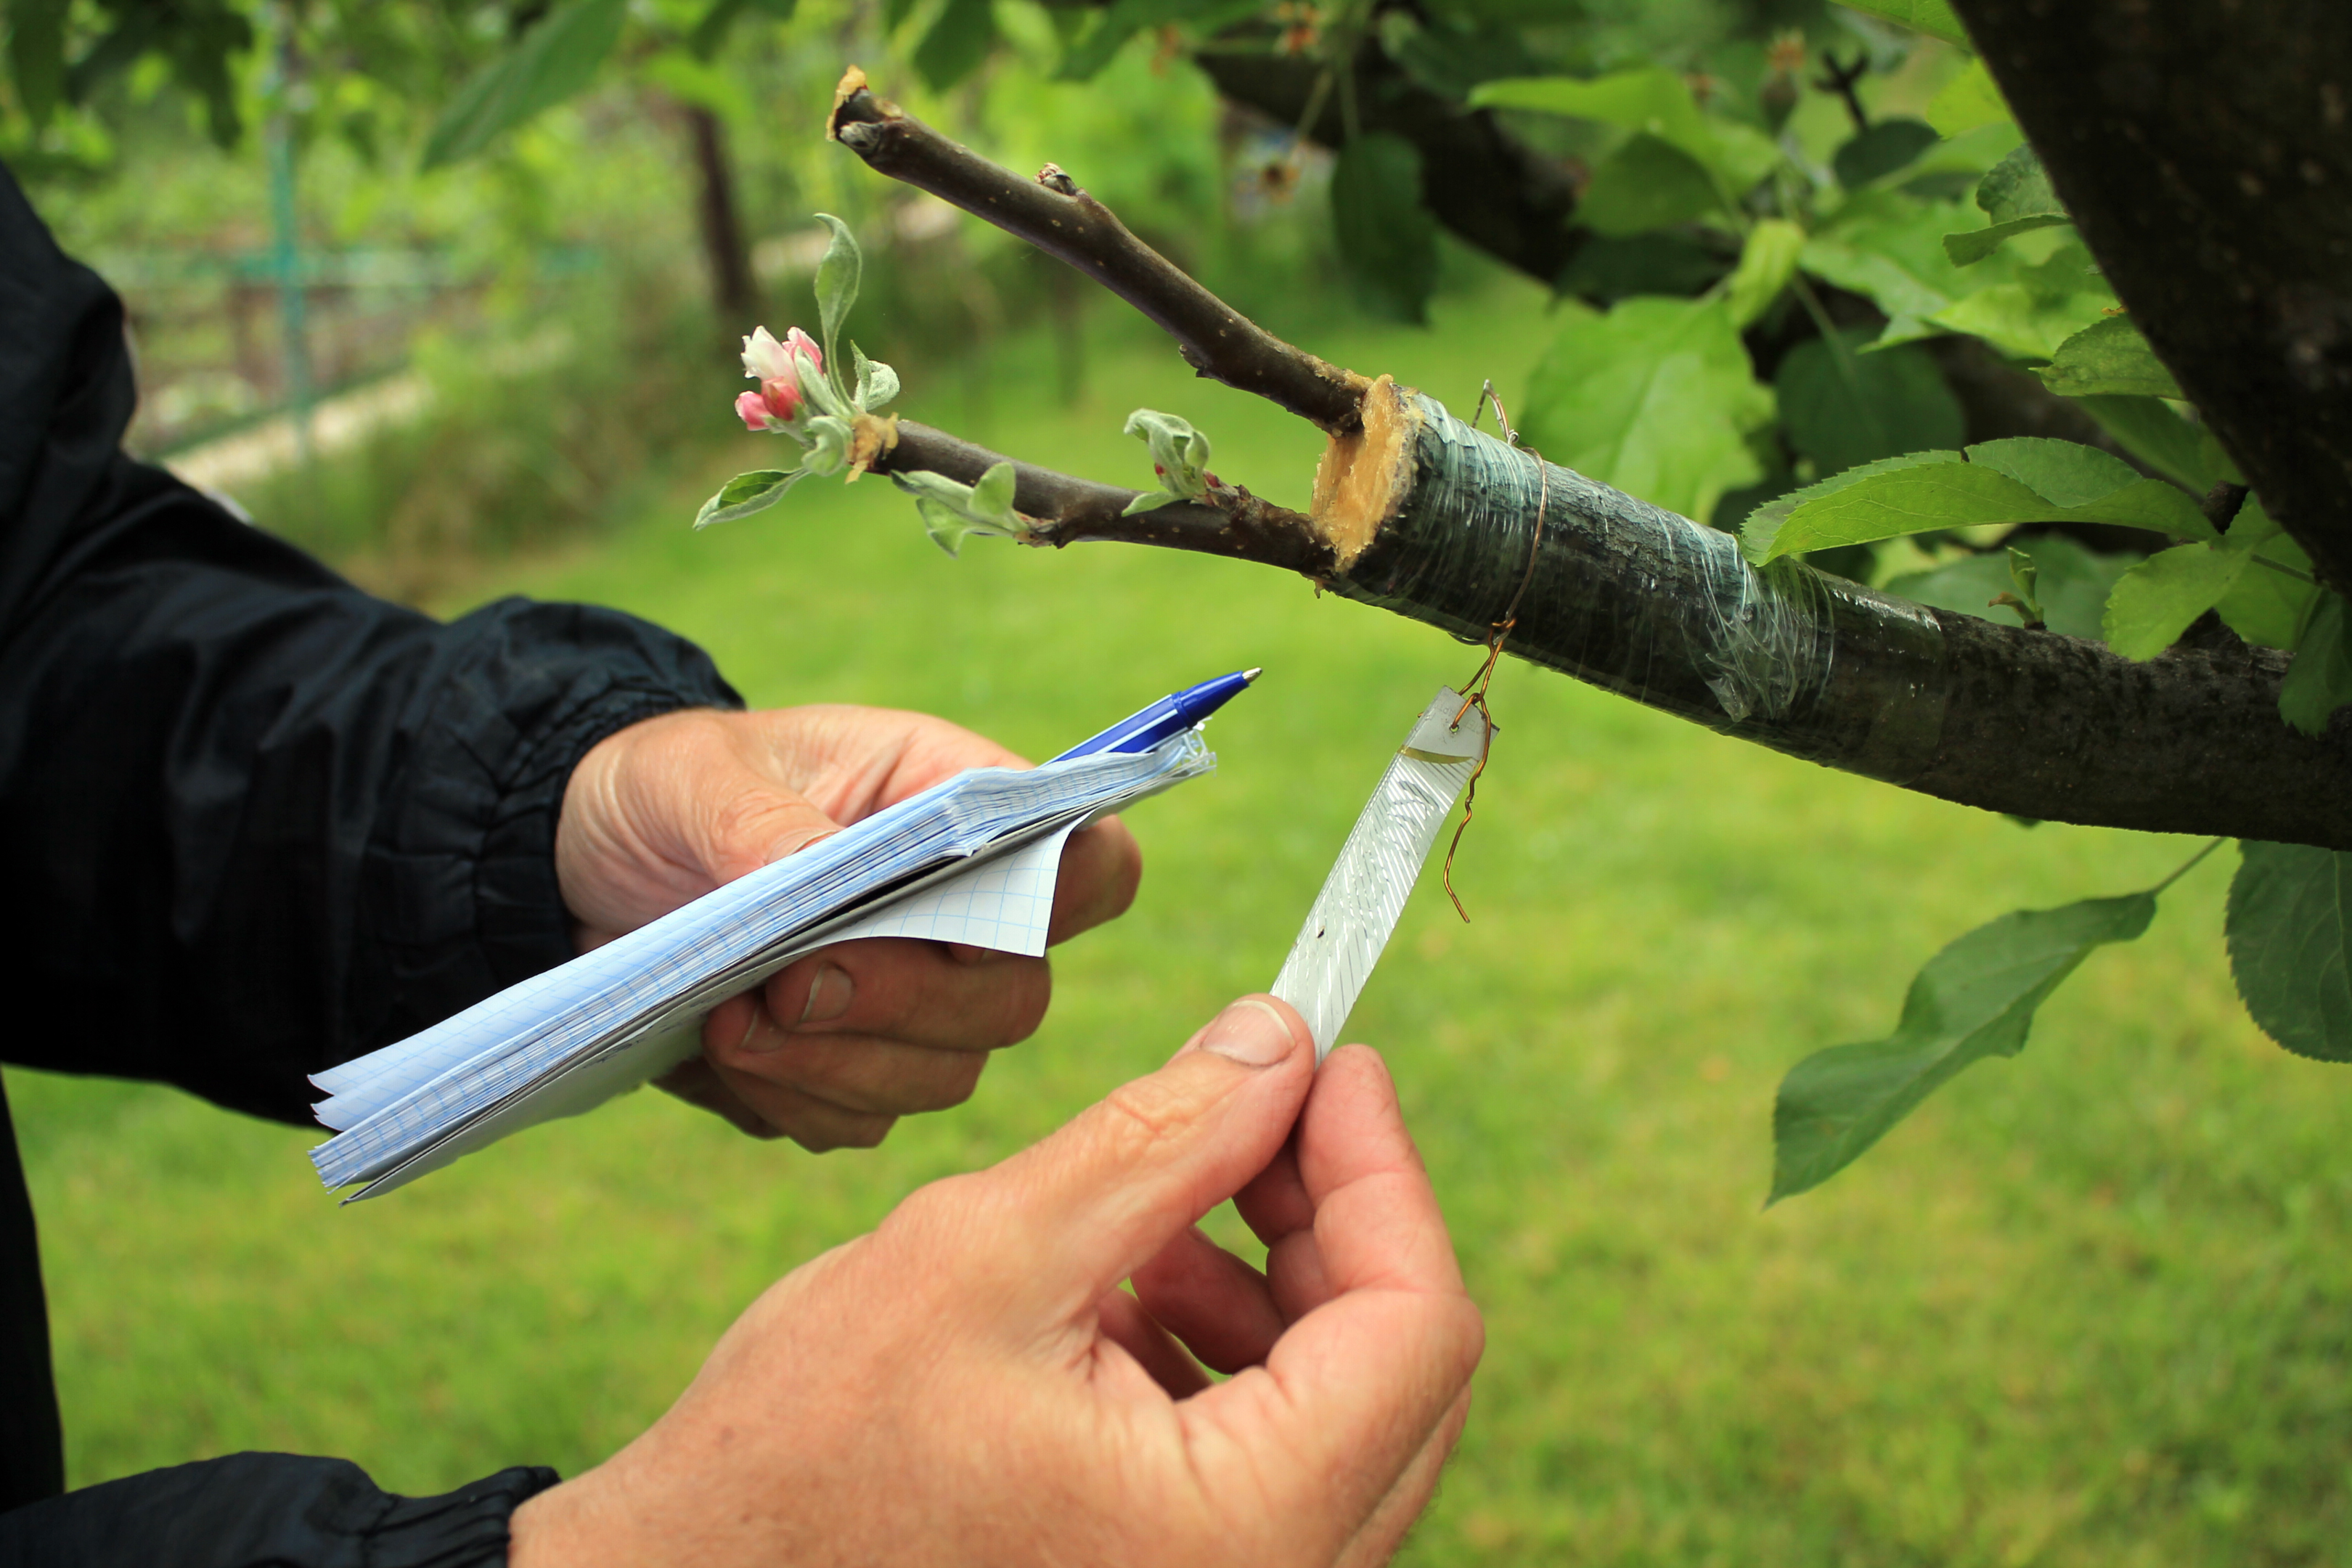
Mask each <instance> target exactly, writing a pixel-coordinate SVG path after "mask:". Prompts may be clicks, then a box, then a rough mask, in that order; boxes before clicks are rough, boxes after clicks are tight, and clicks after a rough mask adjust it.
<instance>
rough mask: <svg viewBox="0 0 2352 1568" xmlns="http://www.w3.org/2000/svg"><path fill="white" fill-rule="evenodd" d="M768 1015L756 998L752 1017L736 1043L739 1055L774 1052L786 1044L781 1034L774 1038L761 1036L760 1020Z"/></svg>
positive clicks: (752, 1007)
mask: <svg viewBox="0 0 2352 1568" xmlns="http://www.w3.org/2000/svg"><path fill="white" fill-rule="evenodd" d="M766 1013H767V1009H766V1008H765V1007H763V1006H761V1005H760V1004H759V1002H758V1000H757V999H756V998H754V999H753V1002H752V1005H751V1017H750V1018H749V1019H747V1020H746V1021H745V1022H744V1025H743V1037H742V1038H741V1039H740V1040H738V1041H736V1042H735V1050H736V1053H737V1054H738V1055H746V1054H757V1053H758V1052H761V1051H772V1050H774V1049H775V1048H776V1047H778V1046H781V1045H782V1044H783V1043H784V1037H783V1036H782V1034H781V1033H780V1034H777V1035H776V1036H774V1037H772V1038H771V1037H762V1036H761V1033H760V1019H761V1017H762V1016H764V1015H765V1014H766Z"/></svg>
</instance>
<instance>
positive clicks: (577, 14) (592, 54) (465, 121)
mask: <svg viewBox="0 0 2352 1568" xmlns="http://www.w3.org/2000/svg"><path fill="white" fill-rule="evenodd" d="M627 15H628V5H627V0H572V4H571V5H565V6H562V7H561V8H559V9H557V10H555V11H553V12H551V13H550V14H549V15H548V16H544V17H542V18H541V20H540V21H538V22H536V23H534V24H533V25H532V26H531V28H530V31H528V32H526V33H525V34H523V36H522V42H521V43H520V44H517V45H516V46H515V47H513V48H511V49H509V50H508V51H507V52H506V53H505V54H502V55H500V56H499V58H497V59H495V60H492V61H491V62H490V63H489V64H488V65H487V66H485V67H484V68H482V69H481V71H480V72H479V73H478V74H477V75H476V76H475V77H474V79H472V80H470V81H468V82H467V84H466V85H465V87H464V88H463V89H460V90H459V92H458V94H457V98H456V99H454V100H451V102H450V104H449V106H448V107H447V108H446V109H445V110H442V111H441V115H440V118H439V119H438V120H436V121H435V122H434V126H433V134H432V135H431V136H430V137H428V138H427V139H426V140H425V167H426V168H428V169H433V168H438V167H439V166H440V165H442V164H444V163H456V162H457V160H459V159H461V158H468V157H471V156H472V155H473V154H475V153H478V152H480V151H481V150H482V149H483V148H484V147H485V146H488V144H489V142H490V141H491V140H492V139H493V138H494V137H496V136H497V135H498V134H499V132H503V131H508V130H511V129H512V128H513V127H515V126H517V125H520V124H521V123H522V122H523V121H526V120H529V119H530V117H531V116H533V115H535V114H537V113H539V112H540V111H541V110H545V109H551V108H552V107H554V106H555V105H556V104H558V103H561V102H562V101H563V100H565V99H567V98H570V97H571V96H572V94H573V93H575V92H578V91H579V90H580V89H582V88H583V87H586V86H587V85H588V83H589V81H590V79H592V78H593V77H594V76H595V74H596V68H597V67H599V66H601V65H603V64H604V57H605V56H607V55H609V54H611V53H612V52H613V46H614V44H615V43H617V42H619V41H620V37H621V23H622V21H623V19H624V18H625V17H626V16H627Z"/></svg>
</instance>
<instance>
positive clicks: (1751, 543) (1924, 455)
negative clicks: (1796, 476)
mask: <svg viewBox="0 0 2352 1568" xmlns="http://www.w3.org/2000/svg"><path fill="white" fill-rule="evenodd" d="M1961 460H1962V458H1961V457H1960V455H1959V454H1958V452H1906V453H1904V454H1902V455H1901V456H1900V457H1894V458H1879V459H1878V460H1877V461H1876V462H1874V463H1864V464H1863V465H1861V466H1860V467H1859V468H1848V469H1846V470H1845V471H1844V472H1843V473H1839V474H1832V475H1831V476H1830V477H1829V478H1828V479H1822V480H1821V481H1819V482H1818V483H1815V484H1810V485H1807V486H1806V487H1805V488H1804V489H1801V490H1790V492H1789V493H1788V494H1787V495H1784V496H1777V497H1775V498H1773V499H1772V500H1768V501H1766V502H1765V503H1764V504H1763V505H1761V506H1759V507H1758V508H1757V509H1756V510H1753V511H1751V512H1749V513H1748V521H1746V522H1745V523H1743V524H1741V526H1740V530H1739V534H1740V541H1741V548H1742V549H1744V550H1746V551H1747V552H1748V558H1749V559H1750V560H1755V561H1761V560H1766V559H1769V557H1770V556H1771V555H1773V554H1777V553H1782V552H1776V551H1774V550H1773V549H1772V541H1773V539H1774V537H1775V536H1777V535H1778V534H1779V532H1780V526H1781V524H1783V523H1785V522H1787V521H1789V514H1790V513H1791V512H1793V511H1795V510H1797V509H1798V508H1799V507H1801V506H1803V505H1804V504H1805V503H1806V502H1807V501H1812V500H1820V499H1821V498H1822V497H1823V496H1831V495H1835V494H1836V493H1837V492H1838V491H1840V490H1842V489H1848V488H1849V487H1851V486H1853V485H1858V484H1860V483H1861V482H1862V481H1863V480H1864V479H1869V478H1871V477H1872V476H1873V475H1875V474H1891V473H1893V472H1895V470H1896V469H1898V468H1921V467H1924V466H1926V465H1927V464H1930V463H1957V462H1959V461H1961Z"/></svg>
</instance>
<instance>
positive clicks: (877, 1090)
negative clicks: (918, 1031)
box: [704, 1008, 988, 1116]
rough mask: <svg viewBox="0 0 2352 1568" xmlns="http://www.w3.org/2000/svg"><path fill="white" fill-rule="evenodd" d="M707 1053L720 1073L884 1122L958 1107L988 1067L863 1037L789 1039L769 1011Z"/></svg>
mask: <svg viewBox="0 0 2352 1568" xmlns="http://www.w3.org/2000/svg"><path fill="white" fill-rule="evenodd" d="M725 1038H726V1037H725V1036H723V1035H721V1036H719V1037H718V1040H719V1041H724V1040H725ZM704 1048H705V1049H706V1050H707V1051H709V1052H710V1054H711V1057H712V1059H713V1060H715V1061H717V1062H718V1063H719V1064H720V1065H721V1066H724V1067H726V1068H731V1069H732V1070H734V1071H736V1072H739V1073H742V1074H744V1075H745V1076H747V1077H750V1078H755V1079H761V1080H763V1081H765V1082H768V1083H774V1084H782V1085H784V1086H786V1087H788V1088H792V1089H799V1090H800V1091H801V1092H802V1093H803V1094H809V1095H814V1096H815V1097H816V1098H817V1099H819V1100H824V1101H826V1102H828V1103H830V1104H833V1105H837V1106H839V1107H841V1108H842V1109H843V1110H863V1111H868V1112H871V1113H873V1114H876V1115H880V1116H911V1115H914V1114H916V1113H917V1112H919V1111H926V1110H947V1109H948V1108H949V1107H950V1106H954V1105H961V1104H962V1103H963V1102H964V1101H965V1100H970V1099H971V1091H972V1090H973V1089H976V1088H978V1087H979V1085H980V1075H981V1072H982V1069H983V1068H986V1067H987V1066H988V1055H987V1053H986V1052H984V1051H951V1050H942V1049H940V1048H938V1047H931V1046H909V1045H906V1044H904V1043H902V1042H900V1041H898V1040H880V1039H874V1038H871V1037H866V1036H863V1035H806V1034H787V1033H785V1032H784V1031H783V1030H782V1029H779V1028H777V1027H776V1026H775V1022H774V1020H772V1019H771V1018H769V1017H768V1016H766V1010H765V1009H764V1008H763V1009H761V1011H760V1013H759V1014H758V1015H757V1016H756V1018H755V1021H754V1023H753V1025H752V1026H751V1029H750V1030H749V1031H748V1032H746V1033H745V1034H744V1035H742V1036H741V1037H740V1038H739V1039H737V1040H736V1041H735V1042H734V1043H732V1044H720V1043H717V1042H712V1043H709V1044H706V1046H705V1047H704Z"/></svg>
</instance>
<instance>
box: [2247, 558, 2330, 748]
mask: <svg viewBox="0 0 2352 1568" xmlns="http://www.w3.org/2000/svg"><path fill="white" fill-rule="evenodd" d="M2255 570H2257V571H2263V570H2267V569H2266V568H2263V567H2257V568H2255ZM2345 619H2346V617H2345V614H2344V595H2341V594H2337V593H2335V592H2332V591H2330V590H2327V589H2321V590H2320V591H2319V595H2318V603H2317V604H2315V605H2313V606H2312V609H2311V616H2310V619H2309V620H2308V621H2307V622H2306V623H2305V626H2304V628H2303V635H2302V636H2301V637H2298V638H2297V639H2296V640H2295V645H2294V662H2292V663H2290V664H2289V665H2288V666H2287V667H2286V679H2284V681H2281V682H2280V683H2279V716H2280V717H2281V718H2283V719H2284V720H2285V721H2287V722H2288V723H2290V724H2292V725H2294V727H2295V728H2296V729H2298V730H2300V731H2303V732H2304V733H2305V734H2306V735H2317V734H2320V733H2322V732H2324V731H2326V728H2327V721H2328V718H2329V716H2330V715H2332V714H2333V713H2334V712H2335V711H2336V710H2337V709H2338V708H2341V707H2343V706H2344V704H2346V703H2347V702H2352V628H2347V626H2346V625H2345Z"/></svg>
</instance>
